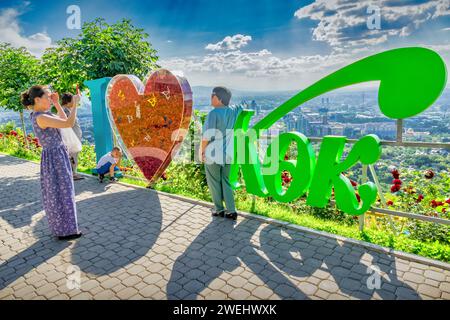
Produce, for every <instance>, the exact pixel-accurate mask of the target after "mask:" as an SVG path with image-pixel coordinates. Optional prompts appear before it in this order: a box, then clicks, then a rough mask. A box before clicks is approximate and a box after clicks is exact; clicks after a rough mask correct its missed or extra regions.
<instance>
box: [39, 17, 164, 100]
mask: <svg viewBox="0 0 450 320" xmlns="http://www.w3.org/2000/svg"><path fill="white" fill-rule="evenodd" d="M148 37H149V35H148V34H147V33H145V32H144V30H143V29H139V28H136V27H135V26H133V25H132V23H131V21H130V20H126V19H124V20H122V21H120V22H118V23H115V24H112V25H109V24H108V23H106V22H105V20H104V19H100V18H99V19H96V20H94V21H92V22H87V23H85V24H83V27H82V30H81V33H80V34H79V36H78V37H77V38H74V39H73V38H65V39H62V40H60V41H58V42H57V44H56V46H55V47H52V48H49V49H47V50H46V52H45V53H44V55H43V57H42V67H43V68H42V70H43V73H42V81H43V83H49V84H52V85H53V87H54V88H55V89H56V90H57V91H61V92H62V91H72V92H73V91H74V89H75V87H76V85H77V84H79V85H80V88H82V87H83V81H85V80H92V79H98V78H103V77H113V76H115V75H117V74H134V75H136V76H138V77H140V78H141V79H142V78H143V77H145V76H146V75H147V74H148V73H149V71H151V70H152V69H155V68H157V67H158V66H157V64H156V61H157V60H158V56H157V55H156V50H155V49H153V48H152V45H151V43H150V42H149V41H147V39H148Z"/></svg>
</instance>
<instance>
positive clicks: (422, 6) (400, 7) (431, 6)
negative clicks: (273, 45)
mask: <svg viewBox="0 0 450 320" xmlns="http://www.w3.org/2000/svg"><path fill="white" fill-rule="evenodd" d="M373 5H378V6H379V9H380V16H381V28H380V29H379V30H378V29H373V30H370V29H369V28H368V27H367V19H368V18H369V17H370V16H371V14H373V12H371V13H367V8H368V7H369V6H373ZM448 15H450V2H449V1H448V0H430V1H425V2H424V1H414V0H379V1H373V0H360V1H352V0H316V1H315V2H313V3H312V4H310V5H307V6H305V7H302V8H300V9H299V10H297V11H296V12H295V16H296V17H297V18H298V19H304V18H308V19H312V20H317V21H319V23H318V25H317V27H315V28H314V30H313V39H314V40H318V41H325V42H327V43H329V44H330V45H331V46H332V47H357V46H367V45H374V44H381V43H383V42H386V41H387V40H388V37H393V36H401V37H406V36H409V35H410V34H411V33H413V32H414V31H415V30H417V29H418V28H420V27H421V26H422V25H423V24H424V23H425V22H427V21H429V20H433V19H436V18H439V17H442V16H448Z"/></svg>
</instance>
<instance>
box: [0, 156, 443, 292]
mask: <svg viewBox="0 0 450 320" xmlns="http://www.w3.org/2000/svg"><path fill="white" fill-rule="evenodd" d="M76 193H77V206H78V218H79V224H80V226H81V228H82V230H84V232H85V235H84V237H82V238H81V239H79V240H76V241H72V242H60V241H57V240H55V239H54V238H52V237H51V236H50V235H49V231H48V229H47V222H46V219H45V216H44V213H43V211H42V208H41V203H40V189H39V165H37V164H34V163H31V162H27V161H22V160H19V159H16V158H12V157H7V156H3V155H0V244H1V245H0V299H143V298H150V299H436V298H442V299H450V271H449V269H448V268H447V270H445V268H437V267H432V266H430V265H427V264H425V263H417V262H412V261H409V260H407V259H402V258H399V257H394V256H391V255H390V254H388V253H380V252H376V251H373V250H370V249H368V248H364V247H361V246H358V245H355V244H351V243H349V242H346V241H340V240H336V239H332V238H328V237H323V236H317V235H313V234H311V233H307V232H302V231H299V230H292V229H288V228H282V227H279V226H276V225H272V224H267V223H263V222H261V221H258V220H255V219H246V218H242V217H239V218H238V221H237V222H236V223H233V222H232V221H229V220H225V219H222V218H212V217H211V216H210V211H209V209H208V208H207V207H204V206H202V205H199V204H195V203H189V202H186V201H182V200H179V199H175V198H173V197H169V196H167V195H164V194H159V193H156V192H152V191H150V190H145V189H137V188H132V187H128V186H124V185H120V184H109V185H106V184H99V183H97V181H96V180H95V179H85V180H82V181H79V182H76ZM368 267H372V268H374V269H373V270H376V269H377V268H379V270H380V274H381V278H378V279H379V280H380V281H379V282H378V283H377V280H378V279H377V275H378V274H377V272H376V271H372V269H370V268H369V269H368ZM368 271H369V273H368ZM377 284H379V289H377ZM374 287H375V288H374Z"/></svg>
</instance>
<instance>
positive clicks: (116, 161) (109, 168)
mask: <svg viewBox="0 0 450 320" xmlns="http://www.w3.org/2000/svg"><path fill="white" fill-rule="evenodd" d="M121 159H122V150H120V148H119V147H114V148H113V149H112V151H111V152H108V153H107V154H105V155H104V156H103V157H101V158H100V160H99V161H98V164H97V167H96V169H97V173H98V177H99V180H100V183H102V182H103V179H104V178H105V175H108V174H109V180H110V181H112V182H115V181H117V178H116V177H115V176H114V172H115V171H119V166H120V161H121Z"/></svg>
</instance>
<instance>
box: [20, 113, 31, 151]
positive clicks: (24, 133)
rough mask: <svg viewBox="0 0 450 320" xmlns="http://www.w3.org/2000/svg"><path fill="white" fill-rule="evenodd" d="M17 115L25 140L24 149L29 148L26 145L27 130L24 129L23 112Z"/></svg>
mask: <svg viewBox="0 0 450 320" xmlns="http://www.w3.org/2000/svg"><path fill="white" fill-rule="evenodd" d="M19 113H20V122H21V123H22V131H23V138H24V140H25V145H26V147H27V148H29V147H30V146H29V145H28V139H27V130H26V128H25V121H24V119H23V111H20V112H19Z"/></svg>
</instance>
